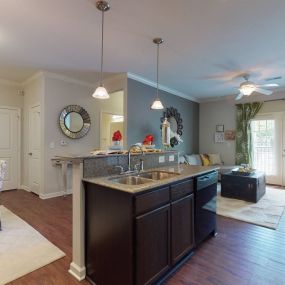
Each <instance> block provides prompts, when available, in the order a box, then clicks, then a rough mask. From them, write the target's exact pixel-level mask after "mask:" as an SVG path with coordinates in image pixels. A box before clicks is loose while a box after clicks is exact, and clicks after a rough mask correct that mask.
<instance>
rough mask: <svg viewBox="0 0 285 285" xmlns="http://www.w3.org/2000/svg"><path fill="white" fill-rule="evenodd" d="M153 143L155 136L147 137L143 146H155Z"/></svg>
mask: <svg viewBox="0 0 285 285" xmlns="http://www.w3.org/2000/svg"><path fill="white" fill-rule="evenodd" d="M153 141H154V137H153V135H147V136H146V137H145V138H144V141H143V144H145V145H152V144H153Z"/></svg>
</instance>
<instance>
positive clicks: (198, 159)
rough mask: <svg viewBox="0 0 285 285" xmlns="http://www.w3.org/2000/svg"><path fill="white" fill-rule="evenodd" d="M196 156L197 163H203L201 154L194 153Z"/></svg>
mask: <svg viewBox="0 0 285 285" xmlns="http://www.w3.org/2000/svg"><path fill="white" fill-rule="evenodd" d="M194 155H195V157H196V161H197V165H203V163H202V160H201V157H200V155H199V154H194Z"/></svg>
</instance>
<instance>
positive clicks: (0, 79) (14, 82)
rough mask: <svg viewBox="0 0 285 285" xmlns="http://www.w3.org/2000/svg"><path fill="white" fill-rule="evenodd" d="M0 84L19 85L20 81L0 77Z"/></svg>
mask: <svg viewBox="0 0 285 285" xmlns="http://www.w3.org/2000/svg"><path fill="white" fill-rule="evenodd" d="M0 84H2V85H6V86H15V87H21V83H19V82H17V81H13V80H8V79H4V78H0Z"/></svg>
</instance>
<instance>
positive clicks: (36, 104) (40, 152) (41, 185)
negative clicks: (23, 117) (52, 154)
mask: <svg viewBox="0 0 285 285" xmlns="http://www.w3.org/2000/svg"><path fill="white" fill-rule="evenodd" d="M36 107H40V120H41V121H40V126H41V128H42V107H41V103H35V104H32V105H30V106H29V107H28V110H29V111H28V120H29V122H28V128H29V131H28V136H29V140H28V152H30V129H31V121H30V119H31V118H30V112H31V110H32V109H33V108H36ZM42 149H43V145H42V130H41V133H40V151H39V156H40V168H41V169H40V183H39V185H40V189H39V193H38V194H37V195H38V196H39V197H40V195H41V194H42V188H43V183H42V182H43V181H42V178H43V176H42V174H43V172H42V157H43V154H42ZM28 170H29V171H28V181H29V182H28V184H29V185H28V188H29V192H32V190H31V187H30V185H31V184H30V157H29V155H28Z"/></svg>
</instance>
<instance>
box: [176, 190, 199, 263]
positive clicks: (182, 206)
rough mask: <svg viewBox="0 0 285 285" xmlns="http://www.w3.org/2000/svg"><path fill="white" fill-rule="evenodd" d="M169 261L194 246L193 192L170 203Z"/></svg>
mask: <svg viewBox="0 0 285 285" xmlns="http://www.w3.org/2000/svg"><path fill="white" fill-rule="evenodd" d="M171 240H172V243H171V262H172V264H175V263H176V262H177V261H179V259H181V258H182V257H183V256H184V255H185V254H187V253H188V252H189V251H191V249H193V247H194V194H191V195H188V196H186V197H184V198H182V199H179V200H177V201H175V202H172V203H171Z"/></svg>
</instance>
